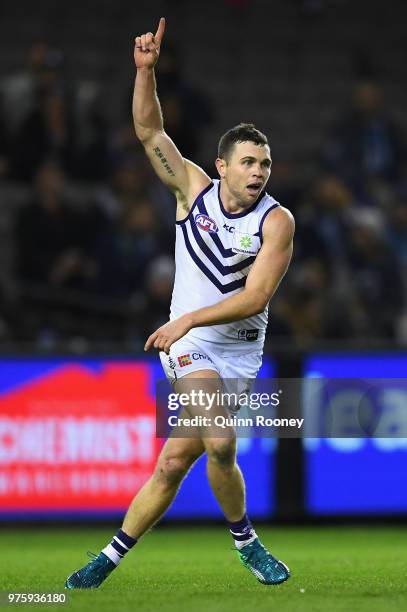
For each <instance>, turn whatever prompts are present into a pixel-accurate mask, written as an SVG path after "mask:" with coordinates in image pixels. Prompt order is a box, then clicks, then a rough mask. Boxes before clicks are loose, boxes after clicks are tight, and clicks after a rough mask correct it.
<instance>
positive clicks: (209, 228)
mask: <svg viewBox="0 0 407 612" xmlns="http://www.w3.org/2000/svg"><path fill="white" fill-rule="evenodd" d="M195 223H196V225H197V226H198V227H199V228H200V229H201V230H203V231H204V232H209V233H210V234H216V232H217V231H218V226H217V225H216V223H215V221H214V220H213V219H211V218H210V217H208V215H203V214H202V213H199V215H195Z"/></svg>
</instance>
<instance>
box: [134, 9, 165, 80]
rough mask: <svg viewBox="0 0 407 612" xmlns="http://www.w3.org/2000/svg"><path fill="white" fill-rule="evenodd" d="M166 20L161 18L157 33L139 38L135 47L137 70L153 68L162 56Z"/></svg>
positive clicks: (149, 33) (148, 33) (150, 33)
mask: <svg viewBox="0 0 407 612" xmlns="http://www.w3.org/2000/svg"><path fill="white" fill-rule="evenodd" d="M164 30H165V19H164V17H161V19H160V23H159V24H158V28H157V32H156V33H155V34H154V35H153V34H152V32H147V34H142V35H141V36H137V37H136V39H135V47H134V61H135V63H136V67H137V68H153V66H155V64H156V63H157V60H158V56H159V55H160V46H161V41H162V39H163V36H164Z"/></svg>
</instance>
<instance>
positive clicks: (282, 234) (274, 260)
mask: <svg viewBox="0 0 407 612" xmlns="http://www.w3.org/2000/svg"><path fill="white" fill-rule="evenodd" d="M263 234H264V242H263V246H262V247H261V249H260V251H259V254H258V255H257V257H256V261H255V262H254V264H253V267H252V269H251V270H250V273H249V275H248V277H247V280H246V285H245V289H246V290H247V291H253V292H254V293H256V294H257V295H259V298H260V297H261V300H262V301H263V302H264V303H265V304H266V303H267V302H268V301H269V300H270V298H271V297H272V296H273V294H274V292H275V291H276V289H277V287H278V285H279V284H280V281H281V280H282V278H283V276H284V275H285V273H286V272H287V269H288V266H289V265H290V261H291V257H292V254H293V235H294V220H293V217H292V215H291V213H289V212H288V211H287V210H286V209H283V210H281V211H279V213H278V217H277V218H275V219H273V218H270V220H269V222H268V223H267V224H266V223H265V224H264V230H263Z"/></svg>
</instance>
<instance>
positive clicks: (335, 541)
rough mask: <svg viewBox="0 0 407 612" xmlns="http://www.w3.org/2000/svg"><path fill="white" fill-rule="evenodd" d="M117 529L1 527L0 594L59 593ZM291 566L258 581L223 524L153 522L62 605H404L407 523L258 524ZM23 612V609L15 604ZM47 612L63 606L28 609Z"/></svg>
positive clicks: (203, 609)
mask: <svg viewBox="0 0 407 612" xmlns="http://www.w3.org/2000/svg"><path fill="white" fill-rule="evenodd" d="M113 531H114V528H113V529H112V530H109V529H105V528H104V529H101V528H89V529H86V528H80V529H72V528H67V529H65V530H63V529H45V528H44V529H40V528H38V529H33V530H28V529H21V530H19V529H18V528H13V529H12V530H10V529H7V530H6V529H2V530H1V531H0V537H1V550H2V552H1V574H0V576H1V584H0V589H1V590H2V591H13V592H25V593H29V592H63V585H64V580H65V577H66V576H67V575H68V574H69V573H71V571H73V570H74V569H78V568H79V567H81V566H82V565H83V564H84V563H85V562H86V561H87V556H86V551H87V550H93V551H95V552H99V550H100V548H102V547H103V546H104V545H105V543H106V542H107V541H108V540H110V536H111V535H112V533H113ZM258 531H259V534H260V535H261V538H262V540H263V542H264V543H265V544H266V545H267V546H268V547H269V548H270V550H271V551H272V552H273V553H274V554H275V555H276V556H278V557H280V558H281V559H282V560H283V561H284V562H285V563H286V564H287V565H288V566H289V567H290V569H291V572H292V577H291V578H290V579H289V580H288V582H286V583H284V584H282V585H280V586H269V587H265V586H263V585H261V584H260V583H258V582H257V581H256V579H255V578H254V576H252V575H251V574H250V573H249V572H248V571H247V570H246V569H245V568H244V567H243V566H242V565H241V564H240V562H239V560H238V558H237V555H236V553H235V552H234V551H233V549H232V540H231V538H230V536H229V534H228V533H227V531H226V529H222V528H219V527H217V528H213V529H210V528H203V529H189V528H182V529H181V528H179V529H178V528H177V529H166V528H164V527H161V528H157V529H155V530H154V531H153V532H151V533H150V534H148V535H147V536H146V537H145V538H144V539H143V540H142V541H141V542H140V543H139V544H137V546H136V548H135V549H134V551H132V552H131V553H130V555H128V557H127V558H126V559H125V560H124V561H123V562H122V564H121V566H120V567H119V568H118V569H117V570H116V571H115V572H114V573H113V574H112V575H111V576H110V577H109V578H108V580H107V581H106V582H105V583H104V584H103V585H102V587H101V588H100V589H98V590H92V591H74V592H72V591H65V592H66V593H67V596H68V603H67V604H65V606H62V609H65V610H67V609H69V610H94V611H95V612H101V611H109V612H110V611H114V612H122V611H127V610H135V611H138V612H147V611H154V612H157V611H160V612H229V611H232V610H233V611H234V612H246V611H247V612H249V611H255V612H261V611H263V610H264V611H265V610H267V611H271V610H275V611H276V612H282V611H289V612H294V611H299V612H305V611H308V610H309V611H312V612H317V611H319V610H320V611H321V612H329V611H331V610H335V611H346V612H363V611H364V610H366V611H369V612H376V611H381V610H383V611H386V612H391V611H393V610H394V611H397V612H403V611H405V610H407V545H406V544H407V538H406V536H407V529H406V528H393V529H392V528H347V527H336V528H321V529H317V528H273V529H270V528H260V529H259V530H258ZM14 607H19V608H22V607H24V608H26V607H27V606H24V605H19V606H14ZM45 607H46V609H47V610H50V609H53V608H54V609H55V608H57V609H58V608H61V606H60V605H55V604H54V605H48V606H44V605H42V606H41V605H38V604H36V605H31V606H30V608H31V609H44V608H45Z"/></svg>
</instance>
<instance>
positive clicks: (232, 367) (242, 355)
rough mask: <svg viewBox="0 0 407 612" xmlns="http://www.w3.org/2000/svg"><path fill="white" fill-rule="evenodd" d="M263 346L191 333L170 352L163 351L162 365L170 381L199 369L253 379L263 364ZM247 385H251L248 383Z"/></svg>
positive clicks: (225, 375) (229, 377)
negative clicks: (206, 337)
mask: <svg viewBox="0 0 407 612" xmlns="http://www.w3.org/2000/svg"><path fill="white" fill-rule="evenodd" d="M262 356H263V348H262V346H261V347H259V346H258V345H257V346H247V344H240V343H239V344H230V345H225V344H222V343H218V342H208V341H207V340H199V339H197V338H190V337H188V336H186V337H184V338H181V339H180V340H178V341H177V342H174V344H173V345H172V346H171V349H170V354H169V355H167V354H166V353H164V352H163V351H161V352H160V359H161V364H162V366H163V369H164V372H165V375H166V377H167V379H168V381H169V382H170V383H171V384H174V383H175V382H176V381H177V380H179V379H180V378H182V377H183V376H185V375H186V374H190V373H191V372H196V371H198V370H214V371H215V372H217V373H218V374H219V377H220V378H222V379H223V380H224V379H239V380H247V381H252V382H254V379H255V378H256V376H257V373H258V371H259V369H260V366H261V363H262ZM248 387H251V384H250V383H249V385H248Z"/></svg>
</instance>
